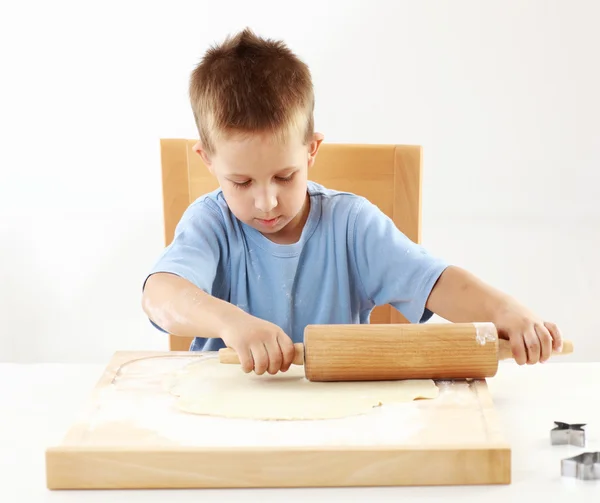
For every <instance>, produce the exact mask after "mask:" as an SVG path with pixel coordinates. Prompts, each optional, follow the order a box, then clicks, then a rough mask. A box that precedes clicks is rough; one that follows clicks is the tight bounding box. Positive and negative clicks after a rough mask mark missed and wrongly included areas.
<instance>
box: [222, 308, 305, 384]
mask: <svg viewBox="0 0 600 503" xmlns="http://www.w3.org/2000/svg"><path fill="white" fill-rule="evenodd" d="M221 338H222V339H223V342H225V344H226V345H227V347H230V348H231V349H233V350H234V351H235V352H236V353H237V355H238V358H239V360H240V363H241V366H242V370H243V371H244V372H246V373H249V372H252V370H254V372H255V373H256V374H258V375H262V374H264V373H265V372H268V373H269V374H276V373H277V372H279V371H281V372H285V371H287V370H288V369H289V368H290V365H291V364H292V362H293V361H294V355H295V349H294V343H293V342H292V339H291V338H290V337H289V336H288V335H287V334H286V333H285V332H284V331H283V330H281V328H279V327H278V326H277V325H275V324H274V323H271V322H269V321H265V320H262V319H260V318H257V317H255V316H252V315H249V314H247V313H243V314H242V315H240V316H235V317H234V318H233V319H231V321H230V322H229V323H228V324H227V327H226V328H225V329H224V330H223V333H222V334H221Z"/></svg>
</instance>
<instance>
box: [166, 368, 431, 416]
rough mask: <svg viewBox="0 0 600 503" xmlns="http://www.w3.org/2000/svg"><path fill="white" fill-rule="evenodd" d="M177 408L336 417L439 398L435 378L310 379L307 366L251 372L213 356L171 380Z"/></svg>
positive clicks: (208, 412) (225, 413)
mask: <svg viewBox="0 0 600 503" xmlns="http://www.w3.org/2000/svg"><path fill="white" fill-rule="evenodd" d="M168 388H169V392H170V393H172V394H173V395H175V396H177V397H178V399H177V407H178V408H179V409H180V410H182V411H184V412H190V413H193V414H203V415H210V416H222V417H229V418H246V419H278V420H293V419H296V420H299V419H331V418H340V417H345V416H353V415H358V414H365V413H368V412H369V411H371V410H372V409H373V407H377V406H379V405H382V404H391V403H397V402H409V401H412V400H415V399H417V398H436V397H437V396H438V391H439V390H438V388H437V386H436V385H435V383H434V382H433V380H430V379H421V380H419V379H417V380H404V381H360V382H311V381H308V380H307V379H306V378H305V377H304V367H302V366H297V365H292V366H291V367H290V369H289V370H288V371H287V372H279V373H277V374H276V375H274V376H273V375H270V374H267V373H265V374H263V375H260V376H259V375H256V374H254V373H250V374H246V373H244V372H243V371H242V369H241V367H240V366H239V365H235V364H223V363H220V362H219V360H218V359H217V358H209V359H205V360H202V361H200V362H196V363H192V364H189V365H187V366H186V367H184V368H183V369H182V370H181V371H180V372H179V373H178V374H176V375H175V376H174V378H173V379H172V380H171V382H170V384H169V387H168Z"/></svg>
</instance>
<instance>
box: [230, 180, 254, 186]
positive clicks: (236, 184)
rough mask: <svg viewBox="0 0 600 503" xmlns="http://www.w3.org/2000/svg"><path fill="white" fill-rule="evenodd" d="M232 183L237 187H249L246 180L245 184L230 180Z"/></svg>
mask: <svg viewBox="0 0 600 503" xmlns="http://www.w3.org/2000/svg"><path fill="white" fill-rule="evenodd" d="M232 183H233V184H234V185H235V186H237V187H247V186H248V185H250V180H246V181H245V182H234V181H233V180H232Z"/></svg>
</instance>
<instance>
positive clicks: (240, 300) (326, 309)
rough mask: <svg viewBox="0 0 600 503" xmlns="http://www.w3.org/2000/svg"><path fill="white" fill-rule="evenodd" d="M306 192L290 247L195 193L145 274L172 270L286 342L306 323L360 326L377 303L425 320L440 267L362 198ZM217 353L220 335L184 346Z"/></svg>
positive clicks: (317, 188)
mask: <svg viewBox="0 0 600 503" xmlns="http://www.w3.org/2000/svg"><path fill="white" fill-rule="evenodd" d="M308 193H309V196H310V211H309V215H308V219H307V221H306V224H305V226H304V228H303V230H302V235H301V237H300V239H299V241H298V242H296V243H293V244H277V243H274V242H272V241H270V240H269V239H267V238H266V237H265V236H264V235H262V234H261V233H260V232H259V231H257V230H256V229H254V228H253V227H250V226H249V225H247V224H245V223H243V222H241V221H239V220H238V219H237V218H236V217H235V216H234V215H233V214H232V213H231V211H230V210H229V207H228V205H227V203H226V201H225V199H224V197H223V193H222V191H221V190H220V189H217V190H215V191H213V192H211V193H209V194H205V195H203V196H201V197H199V198H198V199H196V200H195V201H194V202H193V203H192V204H191V205H190V206H189V207H188V208H187V209H186V211H185V213H184V215H183V217H182V218H181V220H180V222H179V223H178V225H177V228H176V230H175V234H174V238H173V241H172V243H171V244H170V245H169V246H168V247H166V248H165V250H164V251H163V253H162V254H161V256H160V257H159V259H158V261H157V262H156V264H155V265H154V267H153V268H152V270H151V271H150V274H153V273H157V272H169V273H173V274H177V275H179V276H181V277H183V278H185V279H187V280H188V281H190V282H192V283H193V284H194V285H196V286H197V287H198V288H201V289H202V290H204V291H205V292H207V293H209V294H211V295H213V296H215V297H218V298H220V299H223V300H226V301H228V302H231V303H232V304H235V305H236V306H238V307H239V308H240V309H243V310H244V311H246V312H248V313H250V314H252V315H253V316H256V317H258V318H262V319H264V320H268V321H270V322H272V323H275V324H276V325H278V326H279V327H281V329H282V330H283V331H284V332H285V333H286V334H287V335H288V336H290V337H291V338H292V340H293V341H294V342H302V341H303V333H304V328H305V327H306V325H309V324H340V323H342V324H350V323H353V324H356V323H369V315H370V313H371V311H372V310H373V308H374V307H375V306H376V305H384V304H391V305H392V306H394V307H395V308H396V309H398V310H399V311H400V312H401V313H402V314H403V315H404V316H405V317H406V319H407V320H408V321H409V322H411V323H422V322H425V321H427V320H428V319H429V318H430V317H431V316H432V313H431V312H430V311H429V310H427V309H426V308H425V303H426V301H427V298H428V296H429V293H430V292H431V289H432V288H433V286H434V284H435V282H436V280H437V279H438V278H439V276H440V274H441V273H442V272H443V270H444V269H445V268H446V267H447V264H446V262H444V261H443V260H442V259H440V258H438V257H434V256H432V255H431V254H429V253H428V252H427V251H426V250H425V249H424V248H423V247H422V246H421V245H418V244H415V243H414V242H412V241H411V240H409V239H408V238H407V237H406V236H405V235H404V234H403V233H402V232H401V231H400V230H398V228H397V227H396V225H395V224H394V222H393V221H392V220H391V219H390V218H389V217H388V216H387V215H385V214H384V213H383V212H382V211H381V210H380V209H379V208H378V207H377V206H376V205H374V204H373V203H371V202H370V201H369V200H367V199H365V198H364V197H361V196H358V195H356V194H352V193H348V192H340V191H336V190H332V189H327V188H325V187H323V186H322V185H319V184H317V183H314V182H311V181H309V182H308ZM158 328H161V327H158ZM222 347H224V343H223V341H222V339H214V338H206V339H205V338H200V337H196V338H195V339H194V340H193V343H192V345H191V347H190V350H203V351H213V350H217V349H219V348H222Z"/></svg>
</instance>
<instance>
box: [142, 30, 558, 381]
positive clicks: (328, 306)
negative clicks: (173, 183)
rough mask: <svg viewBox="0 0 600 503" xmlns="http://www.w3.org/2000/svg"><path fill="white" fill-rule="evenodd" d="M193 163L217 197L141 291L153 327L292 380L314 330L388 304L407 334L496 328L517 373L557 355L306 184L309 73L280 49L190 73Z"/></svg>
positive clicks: (346, 202)
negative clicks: (420, 327) (480, 325)
mask: <svg viewBox="0 0 600 503" xmlns="http://www.w3.org/2000/svg"><path fill="white" fill-rule="evenodd" d="M190 99H191V105H192V110H193V114H194V118H195V121H196V125H197V128H198V131H199V141H198V143H197V144H196V146H195V151H196V152H197V154H198V155H200V156H201V157H202V159H203V161H204V162H205V163H206V165H207V166H208V169H209V170H210V172H211V173H212V175H214V176H215V177H216V178H217V180H218V182H219V185H220V188H219V189H218V190H216V191H214V192H212V193H210V194H205V195H203V196H201V197H199V198H198V199H197V200H196V201H194V202H193V203H192V204H191V205H190V206H189V207H188V209H187V210H186V212H185V214H184V215H183V217H182V219H181V221H180V222H179V224H178V226H177V229H176V232H175V236H174V240H173V242H172V243H171V244H170V246H168V247H167V248H166V249H165V250H164V252H163V253H162V255H161V256H160V258H159V259H158V261H157V263H156V264H155V266H154V267H153V269H152V270H151V271H150V274H149V276H148V278H147V279H146V282H145V283H144V291H143V300H142V305H143V309H144V311H145V313H146V314H147V315H148V317H149V318H150V320H151V321H152V322H153V324H154V325H156V326H157V327H158V328H160V329H162V330H163V331H166V332H168V333H171V334H174V335H178V336H183V337H194V341H193V343H192V346H191V348H190V349H191V350H205V351H208V350H217V349H219V348H221V347H224V346H228V347H230V348H232V349H234V350H235V351H236V353H237V354H238V356H239V358H240V361H241V365H242V368H243V370H244V371H245V372H251V371H254V372H256V373H257V374H263V373H265V372H269V373H270V374H275V373H277V372H279V371H282V372H285V371H286V370H287V369H288V368H289V367H290V365H291V362H292V360H293V356H294V348H293V343H294V342H301V341H302V337H303V330H304V327H305V326H306V325H308V324H338V323H346V324H347V323H368V322H369V314H370V312H371V310H372V309H373V307H374V306H376V305H383V304H392V305H393V306H394V307H395V308H396V309H398V310H399V311H400V312H401V313H402V314H403V315H404V316H405V317H406V318H407V320H408V321H409V322H411V323H423V322H425V321H427V320H428V319H429V318H430V317H431V316H432V313H437V314H438V315H439V316H441V317H442V318H444V319H446V320H448V321H450V322H475V321H491V322H493V323H494V324H495V325H496V328H497V329H498V331H499V333H500V335H501V336H502V337H503V338H506V339H509V340H510V343H511V347H512V350H513V355H514V357H515V360H516V361H517V363H519V364H520V365H522V364H525V363H528V364H534V363H537V362H545V361H547V360H548V358H549V357H550V355H551V353H552V351H553V350H556V351H560V350H561V346H562V342H561V334H560V332H559V330H558V328H557V327H556V326H555V325H554V324H553V323H550V322H545V321H544V320H543V319H542V318H540V317H539V316H537V315H536V314H534V313H532V312H531V311H529V310H528V309H527V308H526V307H524V306H522V305H521V304H519V303H518V302H517V301H516V300H515V299H513V298H511V297H509V296H508V295H506V294H504V293H502V292H499V291H498V290H496V289H494V288H492V287H491V286H489V285H487V284H485V283H483V282H482V281H480V280H479V279H478V278H476V277H474V276H473V275H472V274H470V273H469V272H467V271H465V270H463V269H461V268H459V267H456V266H453V265H450V264H447V263H446V262H445V261H444V260H442V259H440V258H438V257H434V256H432V255H431V254H429V253H428V252H427V251H426V250H425V249H424V248H423V247H422V246H419V245H417V244H415V243H413V242H411V241H410V240H409V239H408V238H407V237H406V236H405V235H404V234H403V233H402V232H400V231H399V230H398V229H397V228H396V226H395V225H394V223H393V222H392V221H391V220H390V219H389V218H388V217H387V216H386V215H385V214H383V213H382V212H381V211H380V210H379V209H378V208H377V207H376V206H375V205H374V204H372V203H371V202H370V201H368V200H366V199H364V198H362V197H359V196H357V195H354V194H349V193H344V192H339V191H334V190H330V189H327V188H325V187H322V186H320V185H318V184H316V183H313V182H311V181H309V180H308V176H309V170H310V168H311V167H312V166H313V164H314V162H315V158H316V155H317V152H318V150H319V146H320V145H321V142H322V141H323V135H322V134H320V133H317V132H315V131H314V130H313V108H314V97H313V87H312V82H311V76H310V72H309V69H308V67H307V66H306V65H305V64H304V63H303V62H302V61H300V60H299V59H298V58H297V57H296V56H295V55H294V54H293V53H292V52H291V51H290V50H289V49H288V48H287V47H286V46H285V45H284V44H283V43H282V42H278V41H272V40H265V39H262V38H260V37H257V36H256V35H254V34H253V33H252V32H251V31H249V30H244V31H243V32H241V33H239V34H238V35H237V36H235V37H233V38H228V39H227V40H226V41H225V42H224V43H223V44H222V45H220V46H216V47H213V48H211V49H210V50H209V51H208V52H207V53H206V55H205V57H204V58H203V60H202V61H201V62H200V63H199V64H198V66H197V67H196V68H195V70H194V71H193V72H192V75H191V79H190Z"/></svg>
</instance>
